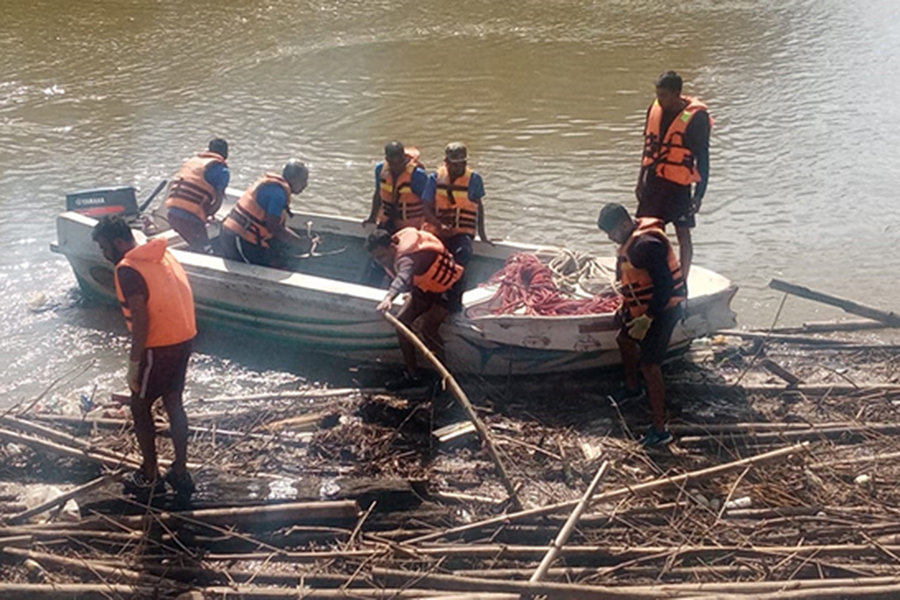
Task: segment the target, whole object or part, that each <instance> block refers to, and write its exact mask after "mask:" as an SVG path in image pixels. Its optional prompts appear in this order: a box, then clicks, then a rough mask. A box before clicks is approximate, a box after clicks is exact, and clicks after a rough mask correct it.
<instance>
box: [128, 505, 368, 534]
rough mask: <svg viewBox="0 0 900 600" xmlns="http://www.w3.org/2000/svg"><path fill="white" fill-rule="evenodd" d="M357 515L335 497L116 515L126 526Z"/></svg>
mask: <svg viewBox="0 0 900 600" xmlns="http://www.w3.org/2000/svg"><path fill="white" fill-rule="evenodd" d="M358 517H359V506H358V505H357V504H356V501H355V500H335V501H329V502H291V503H287V504H264V505H261V506H235V507H229V508H207V509H200V510H191V511H184V512H163V513H160V514H159V515H157V516H156V517H153V516H147V515H131V516H124V517H120V518H118V519H116V521H117V522H118V523H120V524H122V525H125V526H126V527H130V528H133V529H137V528H140V527H141V526H142V525H143V523H144V521H145V519H147V518H151V519H153V518H158V519H159V520H161V521H162V522H164V523H167V522H172V521H178V520H182V521H188V520H190V521H197V522H201V523H207V524H210V525H246V524H252V525H253V526H255V527H258V526H262V525H266V526H271V525H282V524H288V523H290V524H295V523H321V522H322V521H334V520H339V521H345V520H351V519H356V518H358Z"/></svg>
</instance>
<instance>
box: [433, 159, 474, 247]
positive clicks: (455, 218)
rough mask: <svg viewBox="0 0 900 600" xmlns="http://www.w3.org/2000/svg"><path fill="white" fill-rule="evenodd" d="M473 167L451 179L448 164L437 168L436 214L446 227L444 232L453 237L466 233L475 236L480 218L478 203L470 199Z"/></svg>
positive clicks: (445, 234)
mask: <svg viewBox="0 0 900 600" xmlns="http://www.w3.org/2000/svg"><path fill="white" fill-rule="evenodd" d="M471 178H472V169H470V168H468V167H466V172H465V173H463V174H462V175H461V176H459V177H457V178H456V179H454V180H453V181H452V182H451V181H450V172H449V170H448V169H447V166H446V165H441V166H440V167H439V168H438V170H437V188H436V189H435V192H434V210H435V215H436V216H437V217H438V219H440V221H441V224H442V225H444V227H445V229H443V230H442V234H443V235H444V236H445V237H451V236H454V235H458V234H460V233H465V234H468V235H471V236H472V237H475V230H476V228H475V226H476V223H477V219H478V203H477V202H472V200H470V199H469V180H470V179H471Z"/></svg>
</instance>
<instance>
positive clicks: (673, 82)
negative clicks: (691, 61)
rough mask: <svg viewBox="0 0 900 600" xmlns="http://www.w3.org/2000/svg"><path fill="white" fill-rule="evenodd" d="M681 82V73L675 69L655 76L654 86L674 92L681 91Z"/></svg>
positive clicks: (678, 92)
mask: <svg viewBox="0 0 900 600" xmlns="http://www.w3.org/2000/svg"><path fill="white" fill-rule="evenodd" d="M683 84H684V82H683V81H682V80H681V75H679V74H678V73H676V72H675V71H666V72H665V73H663V74H662V75H660V76H659V77H657V78H656V87H658V88H663V89H664V90H669V91H672V92H675V93H676V94H680V93H681V87H682V85H683Z"/></svg>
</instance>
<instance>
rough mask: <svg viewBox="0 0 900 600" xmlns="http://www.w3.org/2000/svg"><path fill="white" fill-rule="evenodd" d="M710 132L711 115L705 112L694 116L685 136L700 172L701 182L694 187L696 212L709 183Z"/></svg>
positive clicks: (686, 143)
mask: <svg viewBox="0 0 900 600" xmlns="http://www.w3.org/2000/svg"><path fill="white" fill-rule="evenodd" d="M709 132H710V124H709V113H707V112H706V111H705V110H704V111H700V112H698V113H697V114H696V115H694V118H693V119H691V122H690V123H689V124H688V129H687V131H686V132H685V136H684V138H685V139H684V143H685V145H686V146H687V147H688V148H689V149H690V151H691V153H692V154H693V155H694V160H695V161H696V165H697V171H699V172H700V181H698V182H697V184H696V186H695V187H694V196H693V204H694V206H695V209H694V212H697V211H699V210H700V203H701V202H702V201H703V196H704V195H705V194H706V186H707V184H708V183H709Z"/></svg>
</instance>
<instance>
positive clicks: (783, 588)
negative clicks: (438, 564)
mask: <svg viewBox="0 0 900 600" xmlns="http://www.w3.org/2000/svg"><path fill="white" fill-rule="evenodd" d="M372 574H373V576H375V577H376V578H378V579H379V580H380V581H386V582H390V583H394V584H396V585H399V584H402V583H403V582H404V581H405V582H414V584H415V585H416V586H419V587H432V588H433V589H437V590H445V591H451V590H456V591H484V592H512V593H521V594H527V595H532V594H546V595H548V596H549V597H551V598H583V599H595V598H596V599H606V598H685V597H686V596H687V595H688V594H691V595H693V594H703V595H702V596H699V597H701V598H706V599H710V598H716V599H721V598H732V597H735V598H742V599H746V598H748V596H755V597H756V598H759V597H761V596H758V595H756V594H769V593H771V594H775V595H772V596H769V595H766V596H762V597H766V598H819V597H832V598H833V597H839V598H841V597H844V596H843V595H842V594H849V595H853V590H854V589H855V590H857V591H858V593H862V592H863V590H870V591H869V593H872V591H873V590H875V589H877V588H881V589H900V577H871V578H858V579H812V580H810V579H804V580H791V581H750V582H734V583H732V582H724V583H685V584H659V585H624V586H623V585H618V586H616V587H604V586H589V585H583V584H568V583H534V582H530V581H529V582H524V581H511V580H499V579H488V578H479V577H460V576H456V575H439V574H432V573H427V574H426V573H416V572H411V571H399V570H395V569H382V568H374V569H372ZM830 590H840V591H839V592H835V593H833V594H831V593H829V591H830ZM792 593H793V595H791V594H792ZM707 594H714V595H712V596H711V595H707ZM726 594H727V595H726ZM732 594H734V596H732ZM817 594H820V595H817ZM825 594H827V596H826V595H825ZM849 595H848V597H849ZM870 597H875V596H874V595H873V596H870ZM884 597H887V596H884Z"/></svg>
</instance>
